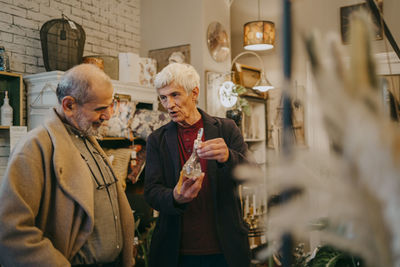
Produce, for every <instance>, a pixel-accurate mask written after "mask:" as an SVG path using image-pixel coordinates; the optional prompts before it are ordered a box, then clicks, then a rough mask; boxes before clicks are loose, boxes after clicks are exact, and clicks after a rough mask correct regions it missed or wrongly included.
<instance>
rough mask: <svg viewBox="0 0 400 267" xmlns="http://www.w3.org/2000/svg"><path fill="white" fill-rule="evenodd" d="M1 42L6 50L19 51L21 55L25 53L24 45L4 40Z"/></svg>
mask: <svg viewBox="0 0 400 267" xmlns="http://www.w3.org/2000/svg"><path fill="white" fill-rule="evenodd" d="M2 44H3V45H4V47H5V49H6V50H7V51H10V52H14V53H19V54H22V55H24V54H25V51H26V47H25V45H19V44H15V43H5V42H2Z"/></svg>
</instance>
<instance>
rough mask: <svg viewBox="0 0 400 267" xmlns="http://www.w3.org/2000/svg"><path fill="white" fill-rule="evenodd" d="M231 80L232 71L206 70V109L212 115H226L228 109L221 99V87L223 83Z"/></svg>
mask: <svg viewBox="0 0 400 267" xmlns="http://www.w3.org/2000/svg"><path fill="white" fill-rule="evenodd" d="M230 80H231V75H230V73H223V72H215V71H205V84H206V90H205V97H206V111H207V113H208V114H210V115H212V116H218V117H225V112H226V109H225V108H224V107H223V106H222V104H221V103H220V100H219V88H220V87H221V85H222V84H223V83H224V82H226V81H230Z"/></svg>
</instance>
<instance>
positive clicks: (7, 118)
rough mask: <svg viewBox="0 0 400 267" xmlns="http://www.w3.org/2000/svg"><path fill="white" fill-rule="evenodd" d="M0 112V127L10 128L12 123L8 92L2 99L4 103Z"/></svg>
mask: <svg viewBox="0 0 400 267" xmlns="http://www.w3.org/2000/svg"><path fill="white" fill-rule="evenodd" d="M0 111H1V121H0V122H1V125H2V126H12V122H13V109H12V107H11V106H10V103H9V99H8V91H6V96H5V97H4V103H3V105H2V106H1V108H0Z"/></svg>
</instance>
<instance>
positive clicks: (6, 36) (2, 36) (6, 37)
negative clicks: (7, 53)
mask: <svg viewBox="0 0 400 267" xmlns="http://www.w3.org/2000/svg"><path fill="white" fill-rule="evenodd" d="M0 40H1V42H8V43H11V42H12V40H13V35H12V34H11V33H8V32H1V31H0Z"/></svg>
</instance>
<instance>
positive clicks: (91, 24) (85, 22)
mask: <svg viewBox="0 0 400 267" xmlns="http://www.w3.org/2000/svg"><path fill="white" fill-rule="evenodd" d="M82 26H83V27H84V28H91V29H93V30H96V31H100V24H99V23H96V22H93V21H91V20H88V19H85V18H83V19H82Z"/></svg>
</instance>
